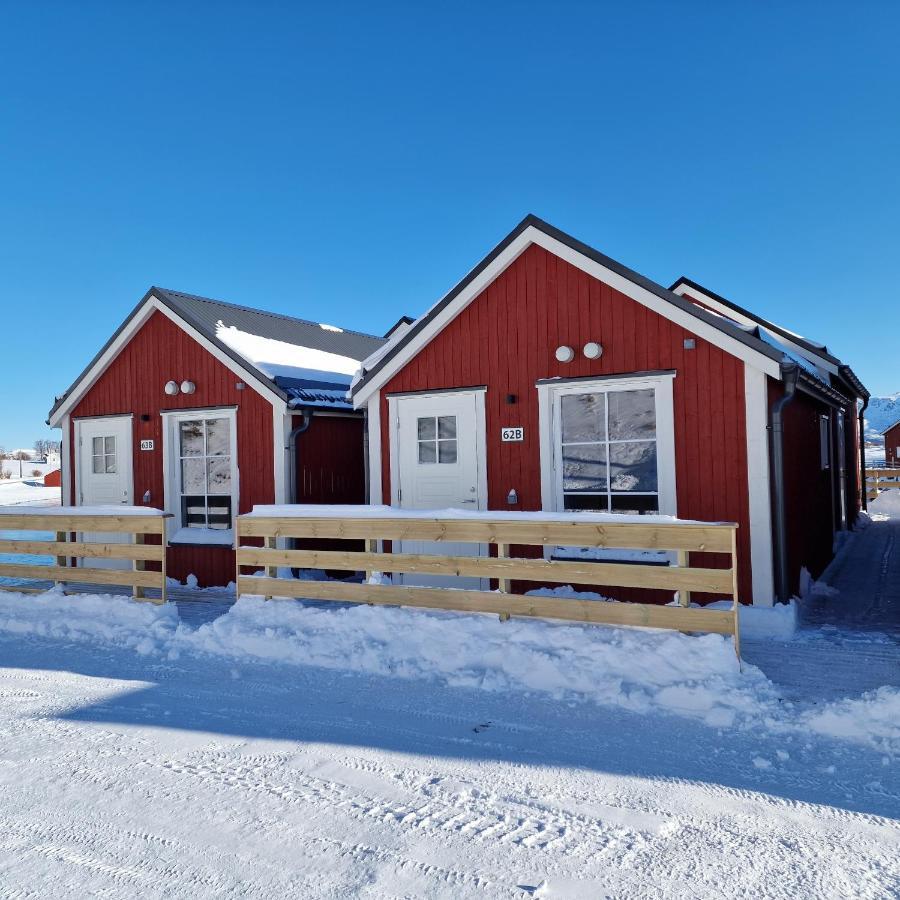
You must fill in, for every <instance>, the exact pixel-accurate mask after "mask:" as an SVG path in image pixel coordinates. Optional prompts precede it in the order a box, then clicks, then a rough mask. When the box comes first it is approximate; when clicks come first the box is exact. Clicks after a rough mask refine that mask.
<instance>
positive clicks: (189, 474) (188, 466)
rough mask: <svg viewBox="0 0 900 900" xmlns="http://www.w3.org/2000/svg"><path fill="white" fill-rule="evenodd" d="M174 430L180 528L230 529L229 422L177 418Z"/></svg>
mask: <svg viewBox="0 0 900 900" xmlns="http://www.w3.org/2000/svg"><path fill="white" fill-rule="evenodd" d="M176 428H177V431H176V433H177V445H178V460H177V470H178V471H177V477H178V493H179V501H180V502H179V506H180V513H181V527H182V528H207V529H213V530H221V531H225V530H228V529H230V528H231V527H232V526H233V524H234V522H233V516H234V509H233V508H232V500H233V493H234V491H233V484H234V475H233V459H232V441H231V437H232V435H231V428H232V422H231V419H229V418H227V417H221V418H219V417H217V418H196V419H194V418H191V419H179V420H178V422H177V423H176Z"/></svg>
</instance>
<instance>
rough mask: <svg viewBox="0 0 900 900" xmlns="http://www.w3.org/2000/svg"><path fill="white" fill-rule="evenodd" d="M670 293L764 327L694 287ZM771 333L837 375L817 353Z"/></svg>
mask: <svg viewBox="0 0 900 900" xmlns="http://www.w3.org/2000/svg"><path fill="white" fill-rule="evenodd" d="M672 293H674V294H678V295H679V296H680V297H687V299H688V300H699V301H700V302H701V303H702V304H703V305H704V306H708V307H709V308H710V309H712V310H713V311H715V312H717V313H721V314H722V315H723V316H727V317H728V318H729V319H734V321H735V322H739V323H740V324H741V325H750V326H754V327H759V328H765V327H766V326H765V325H763V324H761V323H760V322H757V321H756V319H753V318H751V317H750V316H745V315H742V314H741V313H739V312H738V311H737V310H736V309H732V308H731V307H730V306H727V305H726V304H725V303H721V302H720V301H719V300H716V298H715V297H710V296H709V294H707V293H706V292H705V291H698V290H697V288H695V287H691V286H689V285H686V284H679V285H678V286H677V287H676V288H675V289H674V290H673V292H672ZM772 333H773V334H774V335H775V337H776V338H777V339H778V340H779V341H781V343H783V344H784V345H785V347H788V348H789V349H790V350H791V351H793V352H794V353H796V354H798V355H799V356H802V357H803V358H804V359H805V360H808V361H809V362H811V363H812V364H813V365H814V366H817V367H818V368H820V369H823V370H824V371H826V372H830V373H831V374H832V375H838V374H839V372H838V367H837V366H836V365H834V363H831V362H829V361H828V360H827V359H825V358H823V357H821V356H819V354H818V353H813V352H812V351H811V350H808V349H807V348H806V347H803V346H801V345H800V344H795V343H794V342H793V341H792V340H791V339H790V338H788V337H785V336H784V335H783V334H781V333H780V332H777V331H773V332H772Z"/></svg>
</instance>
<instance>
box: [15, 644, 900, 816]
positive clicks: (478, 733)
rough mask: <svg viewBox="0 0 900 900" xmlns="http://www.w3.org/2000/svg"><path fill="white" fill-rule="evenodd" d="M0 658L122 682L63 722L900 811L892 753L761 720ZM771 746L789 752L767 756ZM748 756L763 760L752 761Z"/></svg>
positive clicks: (208, 664) (125, 660)
mask: <svg viewBox="0 0 900 900" xmlns="http://www.w3.org/2000/svg"><path fill="white" fill-rule="evenodd" d="M0 660H2V664H3V665H4V666H6V667H10V668H22V669H34V670H38V669H40V670H48V669H52V670H56V671H64V672H71V673H75V674H79V675H86V676H90V677H95V678H104V679H114V680H121V681H123V682H126V684H124V685H122V687H123V690H121V691H120V692H118V693H116V694H115V695H114V696H111V697H107V698H105V699H103V700H101V701H99V702H95V703H87V704H85V705H82V706H78V707H75V708H72V709H70V710H69V711H68V712H66V713H64V714H62V715H61V716H60V718H62V719H66V720H69V721H75V722H85V723H102V724H104V725H107V726H110V725H124V726H140V727H144V728H148V727H160V728H166V729H183V730H187V731H194V732H209V733H211V734H217V735H227V736H229V737H237V738H247V739H258V738H265V739H274V740H287V741H298V742H316V743H326V744H333V745H339V746H348V747H371V748H377V749H379V750H383V751H391V752H396V753H403V754H415V755H419V756H440V757H449V758H453V757H456V758H460V759H465V760H469V761H478V760H492V761H502V762H507V763H510V764H513V765H529V766H551V767H552V766H560V767H566V768H582V769H586V770H593V771H596V772H598V773H609V774H615V775H623V776H631V777H634V778H641V779H663V780H668V781H676V782H677V781H684V782H691V783H700V784H702V783H709V784H716V785H720V786H725V787H728V788H732V789H735V790H738V791H756V792H760V793H761V794H770V795H773V796H777V797H782V798H785V799H788V800H792V801H800V802H806V803H814V804H824V805H827V806H834V807H839V808H843V809H847V810H852V811H857V812H863V813H871V814H875V815H881V816H888V817H900V779H898V776H897V765H896V763H895V762H894V761H891V764H890V765H887V766H886V765H885V764H884V757H883V754H881V753H879V752H877V751H875V750H874V749H870V748H866V747H862V746H858V745H851V744H845V743H840V742H836V741H832V740H828V739H825V738H822V737H819V736H816V735H812V734H810V735H808V736H807V735H803V734H800V735H795V736H794V737H793V739H792V740H791V741H787V740H786V738H785V737H784V736H778V735H773V734H771V733H768V732H767V731H765V730H763V729H759V730H756V731H747V730H738V729H735V730H730V731H728V730H718V729H714V728H709V727H707V726H705V725H703V724H702V723H700V722H695V721H692V720H689V719H685V718H682V717H679V716H675V715H663V714H659V713H651V714H646V715H644V714H640V713H633V712H629V711H626V710H622V709H617V708H607V707H602V706H597V705H595V704H593V703H590V702H565V701H556V700H553V699H552V698H548V697H547V696H544V695H539V694H531V695H527V694H513V695H508V694H503V693H493V692H490V691H485V690H477V689H461V688H449V687H445V686H442V685H440V684H438V683H436V682H433V681H426V680H412V679H404V678H399V677H397V678H387V677H381V676H371V675H368V676H367V675H361V674H357V673H347V672H338V671H333V670H327V669H313V668H306V667H300V666H293V665H291V666H288V665H280V664H260V663H252V664H250V663H246V662H243V661H230V660H223V659H221V658H218V657H208V656H202V657H196V658H190V657H185V658H182V659H180V660H177V661H175V662H161V661H159V660H157V659H155V658H153V657H147V658H142V657H139V656H136V655H135V654H133V653H130V652H128V651H124V650H111V649H110V648H103V647H95V646H91V645H80V644H70V643H62V642H56V641H52V640H49V639H41V638H34V637H28V638H21V637H17V638H13V637H10V636H3V637H0ZM48 660H49V661H50V662H48ZM127 682H134V685H133V686H129V685H128V684H127ZM777 750H787V751H789V753H790V758H789V759H788V760H786V761H779V760H778V759H777V756H776V751H777ZM757 757H762V758H763V759H766V760H768V761H770V762H771V767H770V768H764V769H759V768H756V767H755V766H754V765H753V759H754V758H757ZM832 766H833V767H834V768H833V770H832V769H831V767H832Z"/></svg>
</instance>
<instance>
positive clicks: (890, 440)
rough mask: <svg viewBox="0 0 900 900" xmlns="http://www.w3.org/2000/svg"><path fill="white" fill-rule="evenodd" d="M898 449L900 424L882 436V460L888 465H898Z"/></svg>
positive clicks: (899, 461)
mask: <svg viewBox="0 0 900 900" xmlns="http://www.w3.org/2000/svg"><path fill="white" fill-rule="evenodd" d="M898 447H900V422H898V423H897V424H896V425H894V426H892V427H891V428H889V429H888V431H887V432H885V435H884V459H885V462H886V463H887V464H888V465H891V466H893V465H896V464H897V463H900V454H898V453H897V448H898Z"/></svg>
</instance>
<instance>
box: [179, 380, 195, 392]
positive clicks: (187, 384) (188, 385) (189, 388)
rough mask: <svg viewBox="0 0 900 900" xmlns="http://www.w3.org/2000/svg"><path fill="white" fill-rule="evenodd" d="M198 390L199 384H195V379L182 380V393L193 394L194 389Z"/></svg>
mask: <svg viewBox="0 0 900 900" xmlns="http://www.w3.org/2000/svg"><path fill="white" fill-rule="evenodd" d="M196 390H197V385H196V384H194V382H193V381H182V382H181V393H182V394H193V393H194V391H196Z"/></svg>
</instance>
